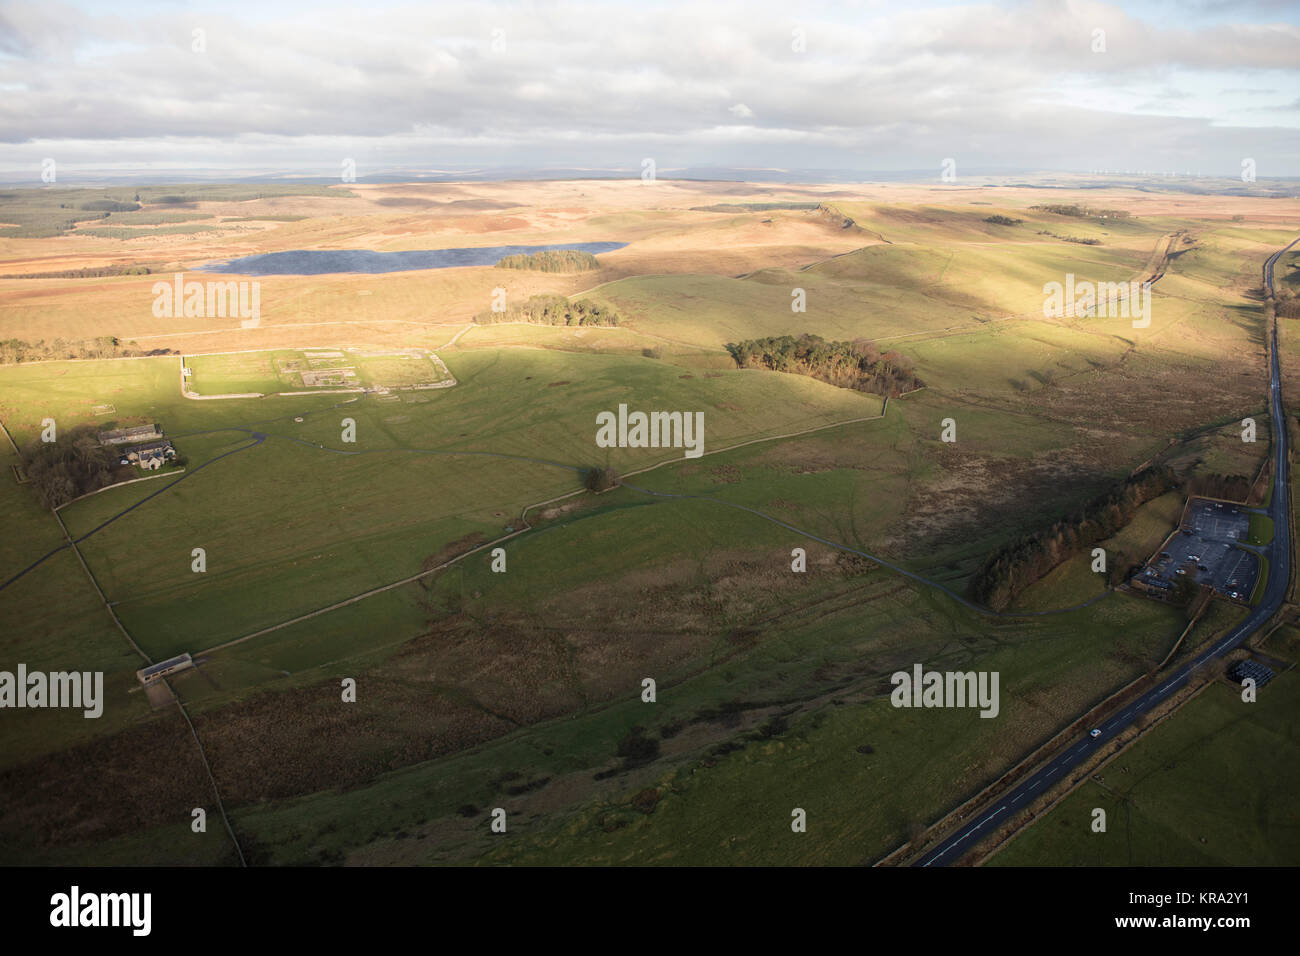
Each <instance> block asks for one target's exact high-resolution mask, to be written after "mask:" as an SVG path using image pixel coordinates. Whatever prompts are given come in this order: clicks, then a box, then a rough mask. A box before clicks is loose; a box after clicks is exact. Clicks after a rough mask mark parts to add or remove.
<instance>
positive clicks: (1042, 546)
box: [969, 465, 1179, 611]
mask: <svg viewBox="0 0 1300 956" xmlns="http://www.w3.org/2000/svg"><path fill="white" fill-rule="evenodd" d="M1178 486H1179V480H1178V475H1177V474H1176V473H1175V472H1174V470H1173V469H1172V468H1169V467H1168V466H1166V465H1153V466H1152V467H1150V468H1145V469H1143V470H1142V471H1140V472H1138V473H1137V474H1136V475H1132V476H1131V477H1129V478H1126V479H1125V480H1123V481H1122V482H1119V483H1118V484H1116V485H1115V486H1114V487H1113V488H1111V490H1110V491H1107V492H1106V493H1105V494H1102V495H1099V496H1098V497H1096V498H1094V499H1093V500H1092V501H1090V502H1088V504H1086V505H1084V507H1083V508H1082V509H1081V510H1079V511H1077V512H1075V513H1073V514H1070V515H1068V516H1066V517H1064V518H1062V519H1061V520H1060V521H1057V522H1056V523H1054V524H1053V525H1051V526H1050V527H1048V528H1044V529H1042V530H1039V531H1034V532H1031V533H1029V534H1026V535H1023V536H1021V537H1020V538H1017V539H1016V540H1014V541H1011V542H1009V543H1007V544H1004V545H1003V546H1002V547H1000V548H998V549H997V550H996V551H994V552H993V553H992V554H990V555H989V556H988V557H987V558H986V559H985V561H984V563H983V564H982V565H981V566H980V568H979V570H978V571H976V572H975V574H974V575H973V576H972V577H971V580H970V586H969V590H970V596H971V598H972V600H975V601H977V602H979V603H980V604H983V605H985V606H986V607H990V608H992V609H993V610H995V611H1001V610H1004V609H1005V608H1006V607H1008V606H1009V605H1010V604H1011V602H1012V601H1013V600H1014V599H1015V597H1016V595H1018V594H1019V593H1020V592H1021V591H1023V590H1024V589H1025V588H1027V587H1029V585H1031V584H1033V583H1034V582H1035V581H1037V580H1038V579H1039V578H1041V577H1043V576H1044V575H1046V574H1047V573H1048V572H1049V571H1051V570H1052V569H1053V568H1055V567H1056V566H1057V565H1058V564H1060V563H1061V562H1062V561H1065V560H1067V559H1068V558H1071V557H1073V556H1074V555H1076V554H1078V553H1079V552H1081V551H1084V550H1086V549H1090V548H1091V547H1092V546H1093V545H1095V544H1096V543H1097V542H1099V541H1105V540H1106V539H1107V538H1109V537H1111V536H1112V535H1114V534H1115V533H1116V532H1117V531H1119V530H1120V529H1121V528H1123V527H1124V526H1125V525H1127V524H1128V523H1129V522H1130V521H1132V520H1133V516H1134V515H1135V514H1136V513H1137V510H1138V508H1140V507H1141V506H1142V505H1143V504H1145V503H1146V502H1148V501H1150V500H1151V499H1153V498H1158V497H1160V496H1161V495H1163V494H1164V493H1165V492H1167V491H1170V490H1172V489H1174V488H1177V487H1178ZM1115 563H1116V564H1118V561H1117V562H1115Z"/></svg>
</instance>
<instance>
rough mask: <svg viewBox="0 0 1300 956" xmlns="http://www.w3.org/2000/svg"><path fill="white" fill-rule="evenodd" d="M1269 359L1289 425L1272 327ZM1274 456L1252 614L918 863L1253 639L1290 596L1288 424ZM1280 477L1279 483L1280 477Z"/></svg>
mask: <svg viewBox="0 0 1300 956" xmlns="http://www.w3.org/2000/svg"><path fill="white" fill-rule="evenodd" d="M1297 242H1300V238H1297V239H1295V240H1293V241H1292V242H1291V244H1290V245H1288V246H1286V247H1285V248H1283V249H1279V250H1278V251H1277V252H1275V253H1273V255H1271V256H1269V258H1268V262H1267V263H1266V264H1265V267H1264V281H1265V283H1266V284H1267V286H1268V290H1269V292H1270V294H1271V293H1272V291H1273V266H1274V265H1275V264H1276V262H1277V260H1278V259H1279V258H1280V257H1281V256H1282V254H1283V253H1284V252H1286V251H1287V250H1288V249H1290V248H1291V246H1294V245H1295V244H1296V243H1297ZM1271 353H1272V354H1271V363H1270V378H1271V382H1270V386H1269V392H1270V408H1271V410H1272V416H1273V421H1274V422H1275V423H1285V421H1286V419H1285V418H1284V417H1283V414H1282V373H1281V368H1280V366H1279V364H1278V358H1277V328H1276V325H1275V326H1274V329H1273V348H1272V350H1271ZM1273 433H1274V447H1273V453H1274V455H1275V456H1276V460H1275V462H1274V469H1273V475H1274V482H1273V496H1272V500H1271V501H1270V503H1269V507H1268V513H1269V516H1270V517H1271V518H1272V519H1273V529H1274V534H1273V541H1272V543H1271V544H1270V545H1269V546H1268V547H1267V548H1266V549H1264V552H1265V554H1267V555H1268V584H1267V586H1266V588H1265V591H1264V596H1263V598H1262V599H1261V600H1260V602H1259V604H1258V605H1257V606H1256V607H1255V609H1254V610H1253V611H1251V613H1250V616H1249V617H1247V618H1246V619H1245V620H1244V621H1242V622H1241V624H1239V625H1238V626H1237V627H1236V628H1234V629H1233V630H1232V631H1231V632H1230V633H1229V634H1228V635H1227V636H1225V637H1224V638H1223V639H1222V640H1221V641H1219V642H1218V643H1217V644H1215V645H1214V646H1213V647H1210V648H1208V649H1207V650H1204V651H1202V652H1201V653H1200V654H1198V655H1197V656H1196V657H1195V658H1194V659H1193V660H1191V661H1188V662H1187V663H1186V664H1184V665H1182V666H1181V667H1179V668H1178V669H1177V670H1176V671H1174V672H1173V673H1171V674H1170V675H1169V678H1168V680H1166V681H1165V682H1164V683H1162V684H1161V685H1160V686H1159V687H1158V688H1156V689H1155V690H1150V691H1148V692H1147V693H1145V694H1143V695H1142V696H1141V697H1140V698H1138V699H1137V700H1135V701H1132V702H1130V703H1129V705H1128V706H1127V708H1125V710H1124V711H1123V712H1122V713H1120V714H1117V715H1115V716H1114V717H1111V718H1109V719H1108V720H1106V721H1105V722H1104V723H1103V724H1102V725H1101V726H1100V728H1098V729H1100V730H1101V736H1099V737H1097V738H1096V739H1093V738H1092V737H1089V736H1088V734H1087V732H1086V731H1085V732H1084V733H1083V734H1082V735H1081V736H1080V737H1079V739H1077V740H1074V741H1072V742H1071V743H1070V744H1069V745H1068V746H1067V747H1066V748H1065V750H1064V751H1062V752H1061V754H1060V755H1058V756H1057V757H1055V758H1053V759H1052V760H1051V761H1050V762H1048V763H1047V764H1045V765H1044V766H1043V767H1041V768H1039V770H1038V771H1036V772H1035V773H1034V774H1033V775H1032V776H1030V777H1027V778H1026V779H1025V780H1023V781H1021V782H1020V783H1019V784H1017V785H1016V786H1015V787H1013V788H1012V789H1011V790H1009V791H1008V792H1007V793H1005V794H1003V795H1002V796H1001V797H1000V798H999V799H998V800H997V807H996V808H995V809H993V810H991V811H988V812H986V813H984V815H983V816H982V817H981V819H980V820H979V821H978V822H974V823H969V824H967V825H965V826H963V827H962V828H960V829H958V830H957V831H955V832H954V833H952V834H951V835H949V836H948V837H946V838H945V839H944V840H943V841H942V842H941V843H939V844H938V845H937V846H935V847H934V848H933V849H931V850H930V851H929V852H928V853H926V854H925V855H924V856H922V857H921V858H920V859H919V860H918V861H917V862H916V863H915V864H913V865H914V866H936V865H938V866H943V865H945V864H946V863H952V862H955V861H956V860H959V859H961V857H963V856H964V855H965V854H966V853H967V852H969V851H970V850H971V849H973V848H974V847H975V845H976V844H977V843H979V842H980V841H981V840H983V839H984V838H985V837H987V836H989V835H990V834H991V833H993V832H994V831H996V830H997V828H998V827H999V826H1001V825H1002V824H1003V823H1005V822H1006V821H1007V819H1008V818H1009V817H1011V816H1013V815H1014V814H1016V813H1018V812H1020V810H1021V809H1023V808H1024V806H1025V804H1026V803H1029V802H1032V800H1033V798H1034V797H1036V796H1038V795H1039V793H1040V792H1041V791H1042V790H1043V789H1045V788H1048V787H1050V786H1051V785H1053V784H1055V783H1057V782H1058V781H1059V780H1060V778H1061V777H1062V776H1064V775H1065V774H1068V773H1069V772H1070V771H1071V770H1073V769H1074V768H1075V767H1077V766H1078V765H1079V764H1080V763H1082V762H1083V761H1085V760H1087V759H1088V758H1089V757H1090V756H1092V754H1093V753H1094V752H1095V751H1096V750H1097V749H1098V748H1099V747H1103V746H1105V745H1106V743H1107V742H1109V741H1110V740H1111V739H1112V738H1114V736H1115V735H1116V734H1118V733H1119V732H1120V731H1121V730H1123V729H1124V728H1125V727H1127V726H1129V725H1130V724H1131V723H1133V721H1134V720H1136V719H1137V717H1138V715H1140V714H1142V713H1145V712H1146V711H1149V710H1151V709H1153V708H1154V707H1156V706H1158V705H1159V704H1160V703H1161V702H1163V701H1164V700H1165V699H1166V698H1168V697H1169V696H1170V695H1171V694H1175V693H1177V692H1178V690H1179V689H1180V688H1182V687H1183V686H1184V685H1186V683H1187V681H1188V678H1189V676H1190V675H1191V673H1192V671H1194V670H1196V669H1197V668H1198V667H1200V666H1201V665H1203V664H1205V663H1206V662H1207V661H1211V660H1214V659H1215V658H1219V657H1222V656H1223V655H1224V654H1226V653H1227V652H1228V651H1230V650H1232V649H1233V648H1234V647H1236V646H1237V645H1238V644H1241V643H1242V642H1243V641H1245V640H1246V638H1248V637H1250V635H1251V634H1253V633H1254V632H1255V631H1256V630H1258V629H1259V628H1260V627H1261V626H1262V625H1263V624H1264V623H1265V622H1266V621H1268V619H1269V618H1271V617H1272V616H1273V615H1274V614H1275V613H1277V610H1278V608H1280V607H1281V606H1282V602H1283V601H1284V600H1285V599H1286V590H1287V587H1288V585H1289V584H1290V581H1291V521H1290V513H1289V505H1290V502H1289V500H1288V495H1287V489H1288V488H1289V487H1290V483H1289V482H1290V475H1289V473H1288V470H1287V464H1288V463H1287V454H1286V445H1287V430H1286V426H1285V424H1279V426H1278V427H1275V428H1274V429H1273ZM1278 478H1280V479H1281V480H1280V481H1278V480H1277V479H1278Z"/></svg>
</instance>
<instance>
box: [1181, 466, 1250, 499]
mask: <svg viewBox="0 0 1300 956" xmlns="http://www.w3.org/2000/svg"><path fill="white" fill-rule="evenodd" d="M1252 483H1253V482H1252V481H1251V479H1250V478H1248V477H1247V476H1245V475H1221V474H1218V473H1217V472H1215V473H1211V474H1201V475H1195V476H1193V477H1192V478H1191V479H1189V480H1188V482H1187V493H1188V494H1189V495H1201V496H1202V497H1205V498H1224V499H1226V500H1228V501H1245V500H1246V496H1247V495H1249V494H1250V487H1251V485H1252Z"/></svg>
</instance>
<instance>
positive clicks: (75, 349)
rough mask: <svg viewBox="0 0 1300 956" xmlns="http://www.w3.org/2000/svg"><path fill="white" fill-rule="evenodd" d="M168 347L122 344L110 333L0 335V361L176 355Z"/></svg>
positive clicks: (17, 362)
mask: <svg viewBox="0 0 1300 956" xmlns="http://www.w3.org/2000/svg"><path fill="white" fill-rule="evenodd" d="M179 354H180V353H179V352H173V351H172V350H171V349H140V348H133V347H132V346H131V345H123V344H122V342H121V340H119V339H118V338H116V337H115V336H112V335H105V336H101V337H100V338H97V339H86V340H83V341H67V340H64V339H52V340H50V341H49V342H46V341H45V340H44V339H39V340H37V341H35V342H25V341H23V340H22V339H0V365H17V364H19V363H20V362H41V361H50V360H57V359H105V358H132V357H136V356H142V355H179Z"/></svg>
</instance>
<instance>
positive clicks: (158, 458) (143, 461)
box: [118, 439, 176, 471]
mask: <svg viewBox="0 0 1300 956" xmlns="http://www.w3.org/2000/svg"><path fill="white" fill-rule="evenodd" d="M175 457H176V449H175V448H174V447H173V446H172V443H171V442H169V441H167V440H166V439H163V440H162V441H154V442H148V443H147V444H144V445H133V446H132V447H130V448H128V449H127V450H126V451H124V452H123V453H122V457H121V459H119V461H118V464H121V465H139V466H140V467H141V468H143V469H144V470H145V471H157V470H158V469H159V468H161V467H162V466H163V463H164V462H168V461H171V460H172V459H173V458H175Z"/></svg>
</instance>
